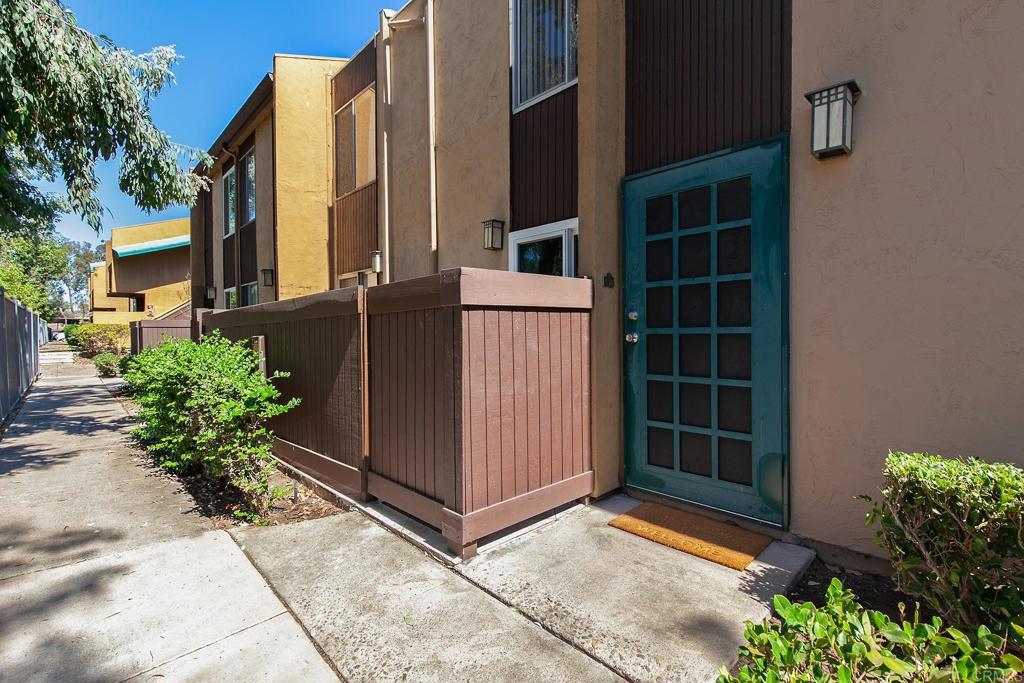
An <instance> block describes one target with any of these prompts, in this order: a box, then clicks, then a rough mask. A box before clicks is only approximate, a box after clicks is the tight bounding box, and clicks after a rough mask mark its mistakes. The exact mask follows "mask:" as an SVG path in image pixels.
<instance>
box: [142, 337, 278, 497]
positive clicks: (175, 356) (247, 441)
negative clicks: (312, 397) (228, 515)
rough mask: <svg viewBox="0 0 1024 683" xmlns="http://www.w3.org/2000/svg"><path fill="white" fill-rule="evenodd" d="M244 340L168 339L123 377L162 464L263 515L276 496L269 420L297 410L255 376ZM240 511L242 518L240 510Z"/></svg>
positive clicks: (263, 378)
mask: <svg viewBox="0 0 1024 683" xmlns="http://www.w3.org/2000/svg"><path fill="white" fill-rule="evenodd" d="M258 364H259V359H258V357H257V355H256V353H255V352H254V351H253V350H252V349H251V348H249V346H248V345H247V344H246V343H245V342H232V341H229V340H227V339H224V338H223V337H221V336H220V335H219V334H217V333H215V334H213V335H211V336H208V337H204V340H203V342H202V343H201V344H197V343H196V342H193V341H191V340H177V339H176V340H173V341H167V342H165V343H164V344H162V345H160V346H157V347H154V348H151V349H147V350H145V351H143V352H142V353H140V354H138V355H137V356H134V357H133V358H132V360H131V361H128V371H127V372H126V373H125V379H126V380H127V381H128V383H129V385H130V387H131V389H132V395H133V397H134V399H135V401H136V402H137V403H138V404H139V406H140V411H139V416H140V417H141V419H142V426H141V427H140V428H139V430H138V432H137V433H138V435H139V436H140V437H141V438H142V439H143V440H145V441H146V442H147V444H148V448H149V450H150V451H151V452H152V453H153V454H154V456H155V457H156V458H157V459H158V461H159V463H160V465H161V466H163V467H165V468H167V469H170V470H173V471H175V472H178V473H180V474H185V475H200V476H202V477H205V478H207V479H211V480H215V481H219V482H223V483H226V484H230V485H232V486H234V487H236V488H237V489H238V490H239V491H241V492H242V493H243V494H244V496H245V497H246V499H247V500H248V501H249V503H250V505H251V508H252V511H251V512H252V513H254V514H255V515H263V514H265V513H266V511H267V510H268V509H269V507H270V504H271V503H272V502H273V501H274V499H275V498H276V497H277V496H278V495H280V493H281V492H280V491H276V490H273V489H272V487H271V486H270V485H269V477H270V474H271V473H272V472H273V470H274V461H273V458H272V456H271V444H272V442H273V434H272V433H271V432H270V430H269V429H268V428H267V422H268V420H270V419H271V418H273V417H275V416H277V415H280V414H282V413H285V412H287V411H288V410H290V409H291V408H293V407H294V406H296V405H298V400H297V399H292V400H291V401H288V402H286V403H280V402H278V401H277V399H279V398H280V396H281V394H280V392H279V391H278V390H277V388H276V387H275V386H274V384H273V382H272V381H271V380H273V379H276V378H278V377H287V373H275V374H274V375H273V376H272V377H271V378H267V377H266V376H264V375H263V373H261V372H260V371H259V365H258ZM242 514H244V513H242Z"/></svg>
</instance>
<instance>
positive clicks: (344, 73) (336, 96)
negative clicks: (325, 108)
mask: <svg viewBox="0 0 1024 683" xmlns="http://www.w3.org/2000/svg"><path fill="white" fill-rule="evenodd" d="M375 42H376V41H370V42H369V43H368V44H367V45H366V46H365V47H364V48H363V49H362V50H360V51H359V52H357V53H356V55H355V56H354V57H352V59H350V60H349V61H348V62H347V63H346V64H345V66H343V67H342V68H341V71H339V72H338V73H337V74H335V76H334V78H333V79H331V102H332V103H333V106H332V107H331V113H332V114H333V113H334V112H336V111H338V110H339V109H341V108H342V107H344V106H345V104H347V103H348V101H349V100H351V99H352V98H353V97H355V96H356V95H358V94H359V93H360V92H362V91H363V90H364V89H366V87H367V86H369V85H372V84H373V83H375V82H376V81H377V47H376V45H375Z"/></svg>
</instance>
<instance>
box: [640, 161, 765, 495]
mask: <svg viewBox="0 0 1024 683" xmlns="http://www.w3.org/2000/svg"><path fill="white" fill-rule="evenodd" d="M669 199H671V203H670V202H669V201H667V200H669ZM722 201H724V202H725V203H724V204H722V203H721V202H722ZM750 205H751V201H750V179H749V178H739V179H733V180H729V181H725V182H720V183H716V184H711V185H706V186H703V187H698V188H693V189H689V190H685V191H682V192H678V193H676V194H675V195H673V196H671V197H667V196H662V197H658V198H657V199H655V200H654V201H653V202H652V201H651V200H649V201H648V205H647V208H648V229H647V234H648V235H651V237H649V238H648V240H647V253H646V257H647V258H646V259H645V260H646V264H645V265H646V266H647V273H646V281H647V282H648V283H650V284H648V286H647V297H646V302H647V310H646V311H644V316H643V322H644V327H646V328H648V329H650V328H658V333H657V334H651V335H647V336H646V339H647V353H648V360H647V370H648V373H650V374H658V375H661V377H659V378H657V379H658V380H660V381H657V382H655V381H653V380H654V379H655V378H651V379H652V381H650V382H648V386H647V389H648V391H647V399H648V407H647V409H648V420H649V424H648V435H647V439H648V445H649V447H650V446H654V447H655V451H650V450H649V452H648V462H649V463H650V464H653V465H657V466H658V467H663V468H673V469H675V470H676V471H679V472H684V473H686V474H689V475H697V476H701V477H706V478H709V479H717V480H721V481H726V482H731V483H734V484H739V485H743V486H750V485H752V480H753V459H752V458H753V448H752V436H751V433H752V430H753V406H752V390H751V386H752V376H753V375H752V367H751V366H752V361H751V353H752V349H751V340H752V337H753V334H752V332H753V331H752V329H751V326H752V323H753V320H752V311H751V274H750V271H751V255H750V249H751V231H752V230H753V229H755V228H754V226H753V225H739V226H737V225H736V222H737V221H740V220H749V219H750V216H751V213H750ZM652 219H653V220H652ZM720 223H728V225H724V226H723V227H721V228H719V224H720ZM673 243H674V249H673V248H672V246H671V245H673ZM673 252H674V253H673ZM669 259H671V260H669ZM669 282H674V286H673V287H668V286H667V285H668V284H669ZM654 283H657V284H656V285H655V284H654ZM720 328H728V329H727V330H722V331H721V332H720V331H719V329H720ZM669 333H674V334H669ZM673 340H674V341H675V343H674V344H672V343H671V342H672V341H673ZM673 355H674V357H673ZM670 361H671V367H670ZM655 370H656V371H657V372H656V373H655V372H654V371H655ZM670 370H672V371H674V372H672V374H673V376H674V386H675V387H676V391H675V392H672V393H673V394H674V396H670V395H669V393H668V392H667V391H666V389H667V388H669V387H670V386H672V385H669V384H668V383H667V382H665V381H664V380H665V379H666V377H665V375H667V374H669V371H670ZM673 399H674V404H675V405H674V406H673V405H672V404H673ZM654 421H657V422H658V424H657V425H655V424H652V422H654ZM669 423H671V424H672V425H673V426H674V427H675V430H676V432H677V437H676V438H675V439H674V443H671V440H670V439H669V434H670V433H671V432H669V431H668V430H666V429H665V426H666V425H667V424H669ZM670 447H671V448H673V452H672V453H671V454H670V453H669V452H668V449H669V448H670ZM669 455H671V456H672V458H673V461H672V462H670V458H669ZM673 463H675V464H673Z"/></svg>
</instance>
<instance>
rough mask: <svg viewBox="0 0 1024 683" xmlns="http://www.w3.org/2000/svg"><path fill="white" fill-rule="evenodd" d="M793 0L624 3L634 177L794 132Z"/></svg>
mask: <svg viewBox="0 0 1024 683" xmlns="http://www.w3.org/2000/svg"><path fill="white" fill-rule="evenodd" d="M791 21H792V7H791V0H758V1H757V2H750V1H749V0H714V1H711V0H643V1H639V0H633V1H628V2H626V140H625V143H626V173H627V174H633V173H639V172H642V171H647V170H650V169H653V168H659V167H661V166H666V165H668V164H672V163H675V162H678V161H684V160H686V159H690V158H693V157H698V156H702V155H704V154H710V153H711V152H715V151H718V150H722V149H727V148H729V147H735V146H737V145H742V144H745V143H748V142H754V141H756V140H762V139H765V138H769V137H772V136H774V135H777V134H779V133H782V132H786V131H788V130H789V129H790V96H791V95H790V91H791V65H790V60H791Z"/></svg>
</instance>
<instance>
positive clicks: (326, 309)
mask: <svg viewBox="0 0 1024 683" xmlns="http://www.w3.org/2000/svg"><path fill="white" fill-rule="evenodd" d="M364 299H365V290H364V289H363V288H362V287H346V288H345V289H333V290H331V291H328V292H320V293H319V294H310V295H309V296H301V297H297V298H295V299H285V300H284V301H270V302H268V303H265V304H257V305H255V306H247V307H245V308H233V309H231V310H225V311H216V312H214V313H209V314H207V315H206V316H205V317H204V319H203V328H204V329H205V330H206V331H207V332H209V331H212V330H215V329H222V328H228V327H238V326H240V325H268V324H272V323H283V322H295V321H297V320H310V319H313V318H329V317H331V316H337V315H356V314H358V313H360V312H361V311H362V310H363V305H364V303H363V302H364Z"/></svg>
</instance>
